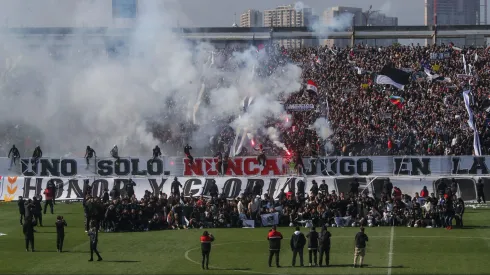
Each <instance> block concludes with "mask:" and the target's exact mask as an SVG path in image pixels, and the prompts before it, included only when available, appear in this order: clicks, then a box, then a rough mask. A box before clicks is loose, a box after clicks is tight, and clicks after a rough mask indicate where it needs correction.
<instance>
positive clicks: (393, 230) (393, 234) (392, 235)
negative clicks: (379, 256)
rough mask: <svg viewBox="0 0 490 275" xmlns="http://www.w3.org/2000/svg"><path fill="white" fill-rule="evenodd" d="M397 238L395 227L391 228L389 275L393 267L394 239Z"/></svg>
mask: <svg viewBox="0 0 490 275" xmlns="http://www.w3.org/2000/svg"><path fill="white" fill-rule="evenodd" d="M394 236H395V227H394V226H392V227H391V233H390V251H389V252H388V275H391V265H392V264H393V239H394Z"/></svg>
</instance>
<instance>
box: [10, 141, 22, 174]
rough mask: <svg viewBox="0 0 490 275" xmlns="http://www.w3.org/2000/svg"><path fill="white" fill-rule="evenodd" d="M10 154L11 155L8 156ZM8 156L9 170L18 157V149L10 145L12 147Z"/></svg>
mask: <svg viewBox="0 0 490 275" xmlns="http://www.w3.org/2000/svg"><path fill="white" fill-rule="evenodd" d="M10 155H12V157H10ZM8 157H9V158H10V166H9V170H10V169H12V166H13V165H15V164H16V161H17V159H18V158H20V153H19V149H17V147H15V145H12V148H10V151H9V154H8Z"/></svg>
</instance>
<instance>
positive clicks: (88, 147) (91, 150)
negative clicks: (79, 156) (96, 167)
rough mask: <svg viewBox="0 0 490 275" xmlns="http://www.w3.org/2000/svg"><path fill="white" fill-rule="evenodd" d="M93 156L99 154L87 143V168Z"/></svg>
mask: <svg viewBox="0 0 490 275" xmlns="http://www.w3.org/2000/svg"><path fill="white" fill-rule="evenodd" d="M93 157H97V154H96V153H95V150H94V149H92V148H90V146H88V145H87V149H86V150H85V160H86V161H87V168H86V169H88V165H89V163H90V159H91V158H93Z"/></svg>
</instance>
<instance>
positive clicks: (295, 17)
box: [263, 5, 318, 48]
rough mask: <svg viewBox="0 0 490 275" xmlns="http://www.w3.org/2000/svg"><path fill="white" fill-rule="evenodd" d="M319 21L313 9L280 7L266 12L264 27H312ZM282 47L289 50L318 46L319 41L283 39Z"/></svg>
mask: <svg viewBox="0 0 490 275" xmlns="http://www.w3.org/2000/svg"><path fill="white" fill-rule="evenodd" d="M315 20H318V17H315V16H314V15H313V13H312V11H311V8H303V9H296V8H295V7H294V6H293V5H286V6H279V7H277V8H275V9H273V10H265V11H264V20H263V24H264V27H310V26H312V25H313V24H314V23H315ZM276 42H279V44H280V45H281V46H284V47H287V48H300V47H305V46H316V44H317V43H318V42H317V40H307V39H281V40H279V41H276Z"/></svg>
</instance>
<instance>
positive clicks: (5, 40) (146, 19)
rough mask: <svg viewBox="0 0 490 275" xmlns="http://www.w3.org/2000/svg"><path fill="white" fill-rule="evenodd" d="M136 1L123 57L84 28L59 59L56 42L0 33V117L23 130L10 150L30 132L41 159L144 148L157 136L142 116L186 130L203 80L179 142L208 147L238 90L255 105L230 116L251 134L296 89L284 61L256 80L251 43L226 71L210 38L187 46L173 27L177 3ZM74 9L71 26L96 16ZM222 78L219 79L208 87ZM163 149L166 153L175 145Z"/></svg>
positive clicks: (293, 70)
mask: <svg viewBox="0 0 490 275" xmlns="http://www.w3.org/2000/svg"><path fill="white" fill-rule="evenodd" d="M139 3H140V5H141V6H140V7H139V10H138V12H139V19H138V20H137V22H136V24H135V28H134V29H133V31H132V32H131V34H130V36H129V40H128V41H126V42H127V43H126V45H125V46H127V48H128V49H130V50H129V51H130V53H131V55H130V56H129V57H121V56H108V55H107V54H106V52H105V50H106V47H107V45H106V42H107V41H106V40H104V39H100V41H98V40H94V43H92V44H90V43H83V38H84V36H83V34H82V33H80V34H75V35H74V38H73V44H74V46H73V47H72V48H67V49H66V52H65V53H66V54H67V55H66V58H64V59H58V60H54V59H53V58H52V57H53V56H50V50H51V49H52V48H51V45H52V44H54V43H55V42H56V41H55V40H49V39H47V40H45V41H42V42H40V41H36V43H39V47H37V48H31V47H30V46H29V44H30V42H27V41H26V40H24V39H21V38H17V37H14V36H9V35H1V36H0V40H1V41H2V44H3V49H2V51H0V64H1V65H0V94H1V95H2V100H1V101H0V116H1V117H2V121H3V122H4V123H6V124H7V123H14V124H20V125H21V128H22V129H23V130H22V131H23V132H22V134H21V135H20V134H19V135H20V136H19V137H17V139H15V140H14V141H13V142H14V143H16V144H17V145H18V147H19V145H20V146H22V145H23V144H22V143H23V138H25V136H27V135H31V138H33V139H39V140H40V145H41V146H42V148H43V151H44V152H45V154H46V155H47V156H48V155H52V156H59V155H64V154H66V153H67V152H77V153H78V152H83V150H84V148H85V146H87V145H90V146H92V147H94V149H95V150H96V151H97V153H98V155H100V156H107V155H108V153H109V150H110V148H112V146H113V145H114V144H117V145H118V147H119V150H120V154H121V155H122V156H135V155H141V154H149V153H150V152H151V151H150V150H151V148H152V147H154V146H155V145H157V144H160V143H161V142H160V141H159V140H157V138H156V137H154V136H153V134H152V133H151V131H150V129H149V127H148V125H147V123H146V122H147V121H149V120H150V121H153V122H157V123H158V124H160V125H161V130H160V134H161V135H163V136H166V135H168V134H169V133H171V134H172V137H173V139H176V138H177V137H184V135H185V133H184V132H182V127H181V126H182V124H185V123H188V120H189V117H190V116H189V115H190V114H192V112H193V111H194V106H195V105H196V104H195V103H196V101H197V99H198V94H199V92H200V90H201V88H202V84H203V79H204V83H206V85H205V86H206V89H205V90H206V95H207V98H208V99H209V104H204V103H202V104H200V105H199V110H198V112H197V113H198V116H199V119H198V121H199V123H200V127H199V128H198V129H197V131H196V132H195V133H194V134H193V139H192V140H188V141H187V142H189V143H190V144H192V146H193V147H194V148H195V149H199V148H204V147H206V146H208V144H209V138H210V136H211V135H213V134H214V131H215V127H214V124H215V123H216V121H218V120H220V119H222V118H224V117H227V116H230V115H238V114H240V109H239V106H240V102H241V100H243V98H244V97H245V96H254V97H255V102H254V104H253V105H252V106H250V111H249V112H247V113H245V114H243V115H242V116H241V117H240V118H237V119H236V120H234V121H233V122H232V123H231V126H232V127H233V128H235V129H236V128H242V129H243V128H247V129H250V131H251V132H255V131H257V130H258V129H261V128H263V127H264V124H265V122H266V120H267V117H280V116H281V115H282V114H284V109H283V106H282V105H281V104H280V103H279V102H278V101H277V97H278V95H279V94H280V93H284V94H291V93H294V92H296V91H298V90H299V89H300V86H301V78H300V76H301V69H300V68H299V67H297V66H295V65H292V64H289V65H286V66H285V67H284V68H282V69H279V70H278V71H277V72H274V73H273V75H272V76H271V77H270V78H267V79H260V78H256V77H255V76H254V73H253V68H254V66H257V64H258V63H257V60H256V57H255V54H254V53H255V49H250V50H248V51H245V52H243V53H236V54H235V55H234V56H233V57H232V59H233V62H235V63H237V64H242V66H241V67H240V68H239V69H236V70H235V71H233V72H225V71H223V70H222V69H221V68H220V66H221V64H222V59H221V58H222V57H220V56H218V55H216V56H212V52H214V51H215V49H214V47H213V46H212V45H209V44H206V43H202V44H200V45H198V46H197V47H193V46H191V45H190V44H189V43H188V42H187V41H184V40H182V39H181V38H179V36H178V34H175V33H173V32H172V31H171V27H173V26H174V25H175V22H177V21H178V20H177V19H178V18H179V17H180V16H181V13H180V12H179V11H178V10H175V9H174V8H173V7H174V6H176V5H177V3H178V1H177V0H166V1H156V0H147V1H139ZM77 10H80V11H78V12H77V14H76V15H75V16H74V17H73V18H74V19H73V20H74V22H75V23H74V25H77V24H78V25H79V24H83V22H90V19H91V18H92V16H94V14H93V13H91V12H86V10H84V7H83V6H81V7H79V9H77ZM18 16H22V14H18ZM115 48H116V50H119V51H124V50H126V48H124V47H115ZM211 59H213V63H214V64H212V65H211ZM220 60H221V61H220ZM221 78H224V79H225V81H224V83H223V84H221V85H220V86H219V88H215V87H216V85H215V84H216V83H217V82H218V80H219V79H221ZM169 102H172V104H169ZM164 142H165V140H164ZM31 147H32V148H26V149H27V150H28V151H27V152H29V153H30V152H31V151H32V149H33V145H32V146H31ZM161 147H162V149H163V150H164V151H165V150H167V152H166V153H168V154H173V153H175V151H176V149H179V148H174V146H167V147H166V146H165V144H163V146H161Z"/></svg>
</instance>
